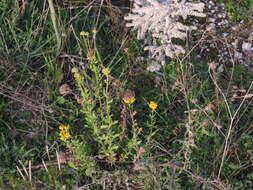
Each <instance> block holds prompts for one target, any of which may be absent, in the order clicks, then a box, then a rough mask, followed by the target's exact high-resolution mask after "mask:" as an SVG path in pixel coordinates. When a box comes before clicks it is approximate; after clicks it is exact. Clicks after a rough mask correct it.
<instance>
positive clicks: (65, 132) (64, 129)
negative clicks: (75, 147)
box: [59, 125, 71, 141]
mask: <svg viewBox="0 0 253 190" xmlns="http://www.w3.org/2000/svg"><path fill="white" fill-rule="evenodd" d="M69 128H70V126H68V125H67V126H66V125H60V126H59V129H60V140H62V141H65V140H66V139H69V138H70V137H71V135H70V133H69Z"/></svg>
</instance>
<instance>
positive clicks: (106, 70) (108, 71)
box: [102, 68, 110, 76]
mask: <svg viewBox="0 0 253 190" xmlns="http://www.w3.org/2000/svg"><path fill="white" fill-rule="evenodd" d="M102 73H103V74H104V75H105V76H108V75H109V74H110V69H109V68H104V69H103V70H102Z"/></svg>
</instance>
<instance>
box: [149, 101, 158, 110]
mask: <svg viewBox="0 0 253 190" xmlns="http://www.w3.org/2000/svg"><path fill="white" fill-rule="evenodd" d="M148 106H149V108H150V109H152V110H155V109H156V108H157V106H158V105H157V103H156V102H154V101H151V102H149V104H148Z"/></svg>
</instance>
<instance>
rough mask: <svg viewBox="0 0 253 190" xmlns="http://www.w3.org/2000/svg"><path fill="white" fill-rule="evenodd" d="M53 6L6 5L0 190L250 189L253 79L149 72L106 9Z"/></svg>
mask: <svg viewBox="0 0 253 190" xmlns="http://www.w3.org/2000/svg"><path fill="white" fill-rule="evenodd" d="M48 2H49V1H35V0H31V1H29V2H27V1H18V0H13V1H7V0H3V1H2V2H1V5H0V23H1V27H0V129H1V133H0V158H1V162H0V189H4V190H8V189H18V190H19V189H34V190H37V189H46V190H47V189H48V190H51V189H52V190H55V189H59V190H61V189H90V190H95V189H97V190H100V189H127V188H130V189H144V190H157V189H161V190H166V189H168V190H189V189H200V190H207V189H208V190H209V189H219V190H229V189H234V190H242V189H243V190H247V189H252V186H253V173H252V161H253V152H252V151H253V150H252V145H253V136H252V135H253V124H252V121H253V107H252V100H253V99H252V97H253V87H252V85H253V73H252V72H250V71H248V70H247V69H246V68H245V67H244V66H242V65H233V66H231V63H228V64H227V65H223V70H221V69H218V65H217V64H215V63H212V62H211V60H210V63H209V64H208V63H203V62H194V61H192V60H191V57H192V56H191V55H189V56H188V57H187V58H185V59H183V58H182V57H178V58H177V59H175V60H172V61H170V62H168V63H167V64H166V66H165V67H163V69H162V70H161V71H160V72H159V73H150V72H148V71H146V67H147V65H146V63H143V62H142V61H141V59H136V58H137V57H139V56H145V52H143V51H142V44H141V42H140V41H138V40H137V39H136V38H135V35H134V34H132V33H130V32H129V31H127V29H126V28H125V27H124V23H123V15H122V14H120V13H121V12H120V10H119V9H118V8H117V7H114V8H113V9H112V6H111V3H110V1H105V2H104V4H103V5H101V4H98V3H97V2H92V1H60V2H59V4H54V10H55V13H54V14H53V15H51V16H50V14H51V13H52V7H51V8H49V4H48ZM229 2H232V0H231V1H228V2H227V3H226V6H228V8H229ZM238 3H241V4H242V5H243V6H242V7H245V8H246V9H247V10H250V9H252V1H251V0H247V1H238ZM231 6H232V7H233V6H234V5H231ZM234 8H235V7H234ZM229 10H232V11H234V10H235V12H236V14H238V15H237V16H236V17H235V18H236V19H235V20H236V21H237V20H238V19H239V20H240V19H245V18H246V17H244V16H243V15H242V14H241V13H238V12H237V10H239V8H236V9H232V8H231V9H230V8H229ZM59 34H60V35H59ZM138 60H139V61H138Z"/></svg>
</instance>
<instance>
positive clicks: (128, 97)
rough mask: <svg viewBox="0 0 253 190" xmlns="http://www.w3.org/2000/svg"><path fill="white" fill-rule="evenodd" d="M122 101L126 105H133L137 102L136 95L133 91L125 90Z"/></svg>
mask: <svg viewBox="0 0 253 190" xmlns="http://www.w3.org/2000/svg"><path fill="white" fill-rule="evenodd" d="M122 100H123V101H124V102H125V103H126V104H132V103H134V102H135V93H134V91H132V90H129V89H127V90H125V91H124V92H123V96H122Z"/></svg>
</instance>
